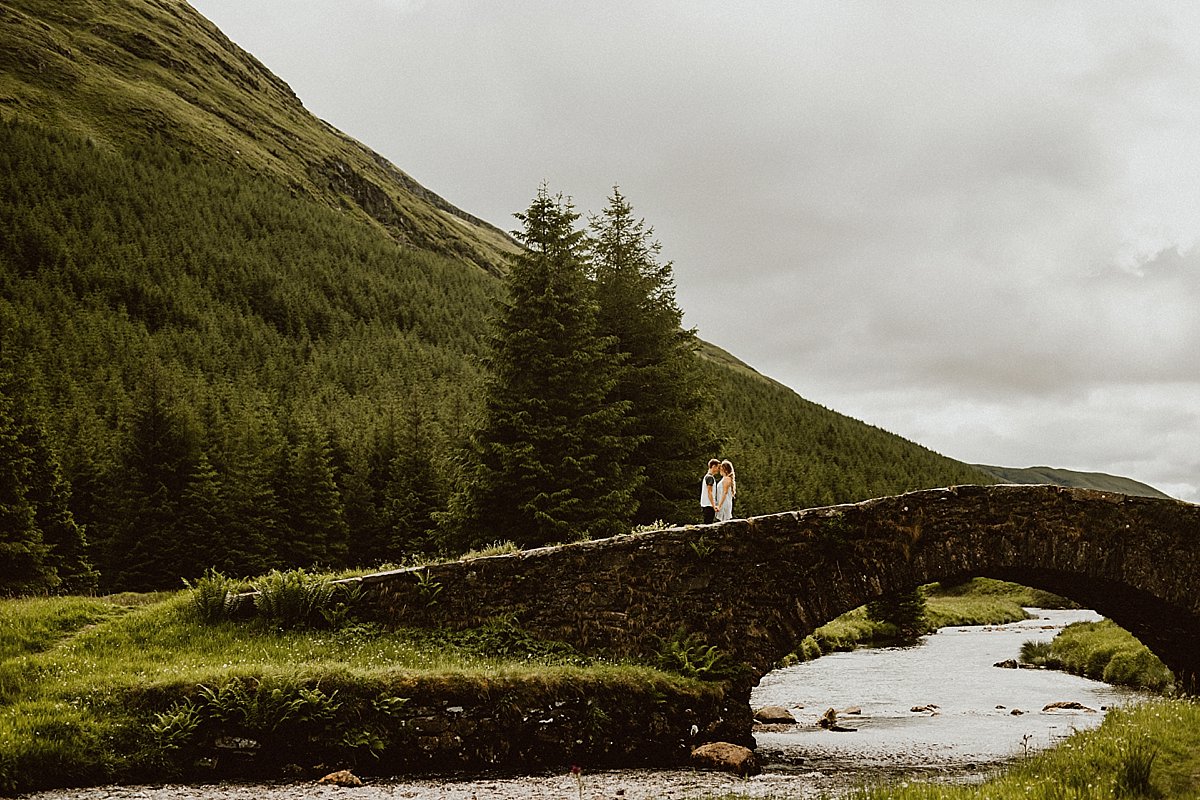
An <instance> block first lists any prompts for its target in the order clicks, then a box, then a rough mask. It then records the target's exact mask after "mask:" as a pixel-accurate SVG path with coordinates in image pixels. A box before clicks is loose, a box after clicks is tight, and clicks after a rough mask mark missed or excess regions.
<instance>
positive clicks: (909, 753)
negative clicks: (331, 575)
mask: <svg viewBox="0 0 1200 800" xmlns="http://www.w3.org/2000/svg"><path fill="white" fill-rule="evenodd" d="M1047 614H1048V615H1049V616H1051V617H1054V618H1053V619H1041V618H1040V617H1042V616H1044V615H1043V614H1042V613H1040V612H1039V614H1038V617H1039V618H1037V619H1033V620H1029V621H1026V622H1023V623H1017V624H1013V625H1007V626H973V627H971V628H962V629H947V630H943V631H942V632H940V633H938V634H937V635H934V636H930V637H926V639H925V640H924V643H923V644H922V645H920V646H918V647H911V648H904V649H896V648H892V649H863V650H858V651H854V652H848V653H840V654H835V655H831V656H828V657H826V658H823V659H820V660H818V661H814V662H809V663H806V664H801V665H796V666H794V667H790V668H788V669H783V670H778V671H776V672H774V673H771V674H770V675H768V676H767V677H766V678H765V679H764V680H763V682H762V684H761V685H760V686H759V687H758V688H757V689H756V690H755V692H754V694H753V695H752V701H751V702H752V703H753V705H755V706H760V705H766V704H779V705H785V706H787V707H790V708H791V709H792V710H793V714H794V715H795V716H796V717H797V719H798V720H799V724H797V725H796V726H788V727H786V728H781V727H779V726H767V727H763V728H760V729H759V730H758V731H757V732H756V738H757V739H758V744H759V752H760V754H761V755H762V756H763V757H764V760H765V762H766V770H765V772H764V773H763V774H761V775H758V776H755V777H753V778H750V779H748V780H743V779H739V778H736V777H734V776H731V775H726V774H722V773H713V772H697V771H694V770H691V769H687V768H679V769H666V770H662V769H659V770H654V769H620V770H596V769H595V768H594V766H593V765H590V764H586V765H585V769H584V772H583V774H582V782H583V783H582V789H583V794H582V796H583V797H585V798H609V799H610V800H611V799H612V798H618V797H620V798H633V799H634V800H641V799H642V798H645V799H646V800H649V798H678V799H679V800H683V799H684V798H710V797H723V796H727V795H736V796H740V797H752V798H764V797H776V798H809V797H816V796H820V795H822V794H826V795H841V794H846V793H848V792H851V791H853V790H855V789H856V788H857V787H860V786H863V785H866V784H870V783H873V782H876V781H878V780H880V779H884V778H887V779H890V780H893V781H898V780H914V781H927V780H934V781H939V782H945V781H963V780H968V781H979V780H983V779H984V778H986V777H987V776H988V774H989V773H990V772H992V771H993V770H995V769H996V768H997V767H999V766H1002V765H1006V764H1011V763H1012V762H1013V760H1014V759H1017V760H1022V759H1023V758H1024V754H1025V752H1028V753H1030V754H1033V753H1036V752H1037V751H1039V750H1042V749H1044V748H1046V747H1049V746H1050V745H1052V744H1054V743H1055V742H1061V741H1062V740H1063V739H1064V737H1065V736H1066V735H1067V733H1068V732H1069V730H1070V729H1072V728H1076V729H1082V728H1087V727H1091V726H1094V725H1097V724H1099V722H1100V720H1101V718H1102V717H1103V713H1102V712H1100V707H1101V706H1106V707H1107V706H1111V705H1112V704H1114V703H1116V702H1118V701H1125V700H1127V699H1128V698H1130V697H1132V696H1133V695H1131V694H1130V693H1128V692H1122V691H1121V690H1116V689H1113V688H1112V687H1108V686H1106V685H1104V684H1099V683H1096V682H1093V681H1087V680H1084V679H1082V678H1077V677H1074V676H1070V675H1065V674H1062V673H1056V672H1051V671H1041V670H1004V669H998V668H995V667H993V666H992V663H993V662H994V661H997V660H1001V659H1002V658H1011V657H1013V656H1014V655H1015V654H1016V652H1017V651H1018V650H1019V648H1020V645H1021V643H1022V642H1024V641H1026V640H1028V639H1038V638H1049V637H1050V636H1052V635H1053V634H1054V633H1056V632H1057V631H1058V630H1059V629H1061V627H1062V625H1065V624H1066V623H1067V622H1070V621H1073V620H1075V619H1078V618H1094V615H1091V616H1088V615H1087V613H1086V612H1067V613H1066V614H1063V613H1062V612H1047ZM1081 615H1082V616H1081ZM1065 699H1074V700H1077V701H1081V702H1082V704H1084V705H1090V706H1093V707H1095V708H1096V709H1097V713H1091V712H1086V711H1055V712H1047V713H1042V711H1041V706H1042V705H1044V704H1046V703H1049V702H1053V701H1054V700H1065ZM1001 700H1003V703H1001V702H1000V701H1001ZM917 702H921V703H924V704H928V705H930V706H932V705H936V706H938V707H939V713H937V714H933V713H931V712H929V711H925V712H920V713H914V712H912V711H911V707H912V706H913V705H914V704H915V703H917ZM997 704H1004V705H1006V708H1005V709H996V708H994V707H993V706H994V705H997ZM851 705H857V706H858V708H859V709H860V710H859V712H858V713H856V714H853V715H850V716H846V717H844V720H845V722H846V724H847V725H848V726H852V727H855V728H857V730H856V731H855V732H853V733H833V732H830V731H825V730H822V729H820V728H818V727H817V726H816V724H815V720H816V718H817V716H819V715H820V714H821V713H822V712H823V711H824V709H825V708H826V707H837V708H840V709H846V708H848V707H849V706H851ZM800 706H803V708H801V707H800ZM1017 706H1023V707H1024V709H1025V710H1026V711H1027V712H1028V713H1026V714H1024V715H1022V716H1019V717H1018V716H1013V715H1012V714H1011V713H1010V711H1011V710H1012V709H1013V708H1015V707H1017ZM1026 734H1028V735H1029V739H1023V738H1022V737H1024V736H1025V735H1026ZM580 788H581V787H580V784H579V783H578V782H577V781H576V778H575V777H574V776H573V775H572V774H571V773H570V771H569V768H568V764H567V763H563V764H561V765H559V766H558V767H557V768H556V769H549V770H547V771H543V772H540V773H539V774H534V775H522V776H513V775H502V774H491V775H486V776H483V777H479V776H461V775H454V774H443V775H439V776H437V777H434V778H427V777H403V778H388V779H382V778H380V779H373V778H371V777H370V776H367V785H366V786H364V787H360V788H356V789H354V790H353V792H354V796H355V797H358V798H367V799H368V800H373V798H377V797H378V798H382V797H388V798H395V797H412V798H444V799H445V800H468V799H469V798H475V799H476V800H481V799H482V798H485V797H486V798H498V800H533V799H535V798H536V799H538V800H540V799H541V798H563V797H567V798H573V797H578V796H580V793H579V790H580ZM346 791H347V790H336V789H332V788H329V787H316V786H314V785H313V784H312V783H311V782H304V783H258V784H251V785H248V786H247V785H233V784H218V785H193V786H180V785H163V786H141V787H101V788H95V789H83V790H66V791H55V792H50V793H46V794H41V795H36V796H35V797H36V798H38V800H123V798H139V800H141V799H142V798H146V799H147V800H241V798H249V797H255V798H264V800H284V798H287V799H288V800H291V798H294V797H296V796H298V795H301V794H303V795H304V796H306V797H309V796H311V797H326V796H329V797H333V796H341V797H345V796H346ZM339 792H340V795H339Z"/></svg>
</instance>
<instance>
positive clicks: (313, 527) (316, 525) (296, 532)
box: [281, 419, 349, 567]
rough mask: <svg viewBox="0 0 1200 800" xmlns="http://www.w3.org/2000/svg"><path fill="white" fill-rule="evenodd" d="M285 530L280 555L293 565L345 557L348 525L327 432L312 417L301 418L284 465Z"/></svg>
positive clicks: (327, 563)
mask: <svg viewBox="0 0 1200 800" xmlns="http://www.w3.org/2000/svg"><path fill="white" fill-rule="evenodd" d="M284 507H285V508H286V510H287V515H286V518H287V524H288V529H289V530H288V532H287V534H286V535H285V539H284V541H283V542H282V545H283V546H282V548H281V549H282V555H283V557H284V559H285V560H286V561H287V563H288V564H290V565H291V566H294V567H311V566H313V565H317V564H320V565H324V566H334V565H339V566H340V565H341V564H343V563H344V562H345V559H346V555H347V540H348V538H349V530H348V529H347V527H346V519H345V515H344V511H343V509H342V496H341V492H340V491H339V490H338V486H337V480H336V476H335V474H334V469H333V448H332V446H331V444H330V441H329V434H328V433H327V432H326V431H325V430H323V429H321V428H320V427H319V426H318V424H317V423H316V421H315V420H312V419H307V420H304V421H303V422H302V423H301V425H300V427H299V431H298V432H297V441H296V443H295V445H294V447H293V448H292V453H291V458H290V460H289V464H288V474H287V496H286V498H285V503H284Z"/></svg>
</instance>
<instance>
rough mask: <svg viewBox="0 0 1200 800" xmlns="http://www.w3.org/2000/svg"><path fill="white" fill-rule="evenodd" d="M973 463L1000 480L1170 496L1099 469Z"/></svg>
mask: <svg viewBox="0 0 1200 800" xmlns="http://www.w3.org/2000/svg"><path fill="white" fill-rule="evenodd" d="M974 466H976V467H978V468H979V469H981V470H983V471H984V472H986V473H988V474H990V475H994V476H995V477H996V479H997V480H999V481H1002V482H1004V483H1029V484H1037V483H1049V484H1053V485H1054V486H1073V487H1076V488H1079V489H1098V490H1100V491H1103V492H1119V493H1121V494H1130V495H1134V496H1136V497H1160V498H1164V499H1170V495H1167V494H1164V493H1162V492H1160V491H1159V490H1158V489H1155V488H1154V487H1153V486H1149V485H1147V484H1144V483H1140V482H1138V481H1135V480H1133V479H1132V478H1122V477H1119V476H1117V475H1107V474H1105V473H1103V472H1078V471H1076V470H1070V469H1060V468H1057V467H1024V468H1021V467H991V466H987V465H985V464H975V465H974Z"/></svg>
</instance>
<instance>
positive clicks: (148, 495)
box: [102, 368, 199, 591]
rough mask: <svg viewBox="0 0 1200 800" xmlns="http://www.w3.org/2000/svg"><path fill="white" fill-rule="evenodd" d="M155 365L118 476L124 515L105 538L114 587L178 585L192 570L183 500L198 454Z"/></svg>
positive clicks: (180, 410) (187, 420)
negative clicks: (184, 543) (182, 530)
mask: <svg viewBox="0 0 1200 800" xmlns="http://www.w3.org/2000/svg"><path fill="white" fill-rule="evenodd" d="M166 384H167V378H166V376H165V375H164V374H163V373H162V372H161V371H159V370H158V369H157V368H152V369H151V370H150V372H149V374H148V376H147V380H146V384H145V386H144V390H143V394H142V398H141V401H140V406H139V408H138V410H137V411H136V412H135V416H134V420H133V425H132V428H131V430H130V432H129V436H128V439H127V442H126V448H125V452H124V457H123V459H122V465H121V473H120V474H119V475H117V476H114V479H115V482H116V484H117V486H118V493H119V495H120V498H121V503H120V507H121V518H120V520H119V521H118V523H117V529H116V530H115V531H114V532H113V537H112V539H111V540H109V541H108V542H106V543H105V545H106V546H105V547H104V553H105V567H106V568H105V569H103V570H102V571H103V574H104V576H105V578H106V579H107V580H109V581H110V587H111V588H118V587H119V588H121V589H132V590H135V591H144V590H149V589H163V588H174V587H176V586H178V585H179V579H180V578H181V577H182V576H183V575H185V574H186V573H187V572H188V564H187V554H186V553H185V548H182V547H181V545H180V538H179V511H180V500H181V498H182V496H183V493H184V491H185V489H186V488H187V486H188V483H189V480H190V478H191V475H192V472H193V470H194V468H195V464H196V461H197V458H198V456H199V446H198V442H197V439H196V433H195V430H194V427H193V424H192V421H191V419H190V418H189V416H188V415H187V413H186V412H185V411H184V407H183V406H182V405H181V404H179V402H178V401H177V400H176V399H175V398H174V397H172V396H171V395H170V393H169V391H168V389H167V385H166Z"/></svg>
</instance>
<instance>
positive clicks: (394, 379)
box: [0, 0, 994, 588]
mask: <svg viewBox="0 0 1200 800" xmlns="http://www.w3.org/2000/svg"><path fill="white" fill-rule="evenodd" d="M0 119H2V121H0V345H2V347H0V354H2V355H0V399H3V395H5V394H7V395H8V396H9V399H11V400H15V401H19V402H18V403H17V405H16V406H14V408H18V410H20V409H23V411H21V413H20V414H17V415H16V416H14V417H13V419H14V420H17V419H18V418H20V417H21V414H23V415H24V418H25V419H26V421H27V424H28V425H34V424H36V425H40V426H43V427H44V428H45V431H46V436H47V439H48V441H49V443H50V445H51V449H52V451H53V453H54V454H55V456H56V457H57V466H59V467H60V468H61V472H62V475H63V476H64V477H65V478H66V481H67V483H68V484H69V486H70V488H71V491H72V494H71V500H70V509H71V511H72V512H73V514H74V516H75V518H76V520H78V521H79V522H80V523H82V524H83V525H84V526H85V529H86V534H87V538H88V540H89V542H90V553H91V554H92V560H93V561H94V562H95V563H96V565H97V566H98V568H99V570H100V573H101V575H102V586H103V587H104V588H155V587H158V586H162V585H172V586H173V585H177V580H178V576H180V575H186V576H189V577H194V576H195V575H197V574H199V573H200V572H201V571H202V570H203V569H204V568H205V567H208V566H216V567H218V568H220V569H222V570H224V571H226V572H233V573H237V574H248V573H253V572H261V571H263V570H266V569H269V568H272V567H288V566H308V565H311V564H321V565H325V566H344V565H375V564H378V563H381V562H396V561H400V560H402V559H404V558H405V557H407V556H408V555H410V554H412V553H414V552H418V551H420V552H428V551H435V550H438V549H439V547H441V545H442V541H441V539H440V537H439V533H438V526H437V524H436V521H437V515H438V513H439V512H440V511H442V510H444V508H445V507H446V503H447V502H448V497H449V496H450V494H451V491H452V488H453V487H454V485H455V483H456V481H458V480H459V478H460V471H461V458H460V456H461V453H462V451H463V446H464V444H465V442H466V439H467V438H468V436H469V435H470V432H471V431H472V430H473V427H474V425H475V424H476V421H477V414H478V411H479V407H480V405H479V404H480V402H481V400H480V386H481V381H482V372H481V370H482V367H481V366H480V364H481V361H480V357H481V355H482V354H483V342H484V340H485V337H486V335H487V330H488V323H487V319H488V317H489V314H490V313H491V310H492V309H493V307H494V305H495V302H496V299H497V295H498V293H499V290H500V283H499V280H498V279H497V277H496V275H497V274H498V273H499V272H500V271H501V270H502V269H503V268H504V263H505V262H504V254H505V253H506V252H510V251H511V249H512V248H513V247H514V245H513V244H512V241H511V240H510V239H508V238H507V237H506V236H503V235H502V234H500V233H499V232H498V231H497V230H496V229H494V228H492V227H490V226H487V225H485V224H482V223H479V222H478V221H474V220H472V218H470V216H469V215H466V214H462V213H461V212H457V211H455V210H453V209H452V208H451V207H450V206H449V205H448V204H447V203H445V202H444V201H442V200H440V199H439V198H437V197H436V196H435V195H433V194H432V193H430V192H428V191H426V190H424V189H422V188H421V187H419V186H416V184H414V183H412V182H411V180H409V179H407V178H406V177H405V176H404V175H403V173H402V172H400V170H398V169H396V168H395V167H393V166H392V165H390V164H388V163H387V162H386V161H385V160H383V159H382V158H380V157H379V156H377V155H375V154H373V153H371V152H370V151H369V150H367V149H366V148H365V147H363V146H362V145H360V144H358V143H356V142H353V141H352V140H350V139H349V138H348V137H346V136H344V135H343V134H340V133H338V132H337V131H334V130H333V129H331V128H329V127H328V126H327V125H325V124H324V123H321V122H319V121H318V120H316V119H314V118H313V117H311V116H310V115H308V114H307V112H305V111H304V110H303V108H302V107H301V106H300V104H299V102H298V101H297V100H296V99H295V98H294V96H292V95H291V93H290V91H288V90H287V87H286V86H284V85H283V84H282V82H280V81H278V79H276V78H274V77H273V76H271V75H270V74H269V73H268V72H267V71H266V70H265V68H263V67H262V66H261V65H260V64H258V62H257V61H255V60H254V59H253V58H252V57H251V56H249V55H248V54H246V53H244V52H242V51H241V50H239V49H238V48H236V47H235V46H234V45H232V44H231V43H230V42H228V40H226V39H225V38H224V37H223V36H222V35H221V34H220V33H219V31H217V30H216V29H215V28H213V26H212V25H211V24H209V23H208V22H206V21H205V20H203V19H202V18H200V17H199V16H198V15H197V14H195V13H194V12H193V11H192V10H191V8H190V7H188V6H186V5H185V4H182V3H176V2H165V0H119V1H117V2H106V3H99V2H94V3H92V2H66V3H62V2H51V1H50V0H36V1H35V0H20V2H17V3H7V4H5V5H4V6H2V7H0ZM147 120H150V121H151V122H147ZM330 154H332V155H330ZM327 158H334V159H335V160H336V159H341V160H342V162H344V163H345V164H352V165H353V170H352V173H353V174H354V175H356V176H357V177H355V178H353V179H349V180H350V183H349V184H346V185H347V186H351V188H353V186H354V185H357V186H359V188H361V187H362V185H364V184H363V183H362V181H366V182H367V183H369V184H370V185H371V186H373V187H374V189H377V190H378V193H375V191H374V190H371V191H369V192H366V193H364V192H357V191H342V189H344V188H345V186H342V185H341V184H337V182H336V181H333V182H331V179H330V178H329V174H328V173H325V172H322V171H321V170H320V169H319V167H320V164H322V163H327V162H326V159H327ZM334 172H335V173H338V174H341V173H340V172H339V171H338V168H335V169H334ZM323 176H324V177H323ZM360 179H361V180H360ZM339 186H340V187H341V188H339ZM535 188H536V187H530V193H531V195H532V194H533V192H534V190H535ZM372 198H374V199H375V200H377V201H378V202H375V201H374V200H372ZM389 209H390V210H389ZM481 266H482V267H484V268H483V269H481V268H480V267H481ZM701 357H702V360H701V361H699V362H698V368H699V369H703V370H706V371H707V372H708V374H709V376H710V385H711V386H712V388H713V395H714V401H713V413H714V414H715V415H720V416H722V417H725V418H728V419H729V420H730V423H731V424H730V425H729V426H727V427H728V428H729V429H730V430H729V431H727V433H728V441H727V442H726V446H725V450H724V452H723V453H721V454H719V455H722V456H727V457H729V458H731V459H733V460H734V461H735V463H737V465H738V474H739V494H738V513H739V515H752V514H760V513H768V512H773V511H780V510H786V509H789V508H795V507H799V506H809V505H815V504H825V503H832V502H847V501H854V500H859V499H863V498H865V497H868V496H875V495H884V494H893V493H897V492H901V491H905V490H909V489H916V488H922V487H930V486H938V485H948V484H953V483H980V482H993V480H994V479H993V478H991V477H990V476H988V475H987V474H985V473H983V472H981V471H979V470H977V469H975V468H973V467H970V466H968V465H965V464H962V463H960V462H955V461H953V460H950V459H946V458H944V457H942V456H939V455H937V454H935V453H932V452H930V451H928V450H926V449H924V448H921V447H919V446H918V445H915V444H913V443H911V442H908V441H905V440H903V439H901V438H899V437H896V436H894V435H891V434H888V433H886V432H884V431H881V430H879V429H877V428H874V427H871V426H868V425H865V424H863V423H860V422H857V421H855V420H851V419H849V418H847V417H844V416H842V415H839V414H836V413H834V412H832V411H829V410H827V409H824V408H821V407H819V406H816V405H814V404H812V403H809V402H807V401H805V400H803V399H802V398H800V397H798V396H797V395H796V394H795V393H794V392H792V391H791V390H790V389H788V388H786V387H784V386H782V385H780V384H778V383H776V382H774V381H771V380H770V379H767V378H765V377H763V376H761V375H759V374H758V373H757V372H755V371H754V370H753V369H751V368H750V367H748V366H746V365H745V364H743V363H741V362H740V361H738V360H737V359H736V358H734V357H733V356H730V355H729V354H727V353H724V352H723V351H720V350H719V349H717V348H714V347H711V346H709V345H704V346H703V347H702V349H701ZM13 424H17V423H13ZM0 433H3V431H0ZM709 455H710V453H707V452H697V453H695V454H694V457H695V460H696V465H697V470H696V478H697V482H698V481H699V477H700V473H701V471H702V468H703V463H704V461H705V460H706V459H707V458H708V456H709ZM696 494H698V491H697V487H693V486H690V485H689V486H681V487H680V490H679V506H678V517H677V518H676V519H673V520H668V521H670V522H687V521H691V520H692V519H694V518H695V517H698V513H697V511H698V509H695V508H694V507H693V506H694V505H695V502H696V500H695V498H694V495H696ZM0 500H2V498H0ZM0 505H3V504H2V503H0Z"/></svg>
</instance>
